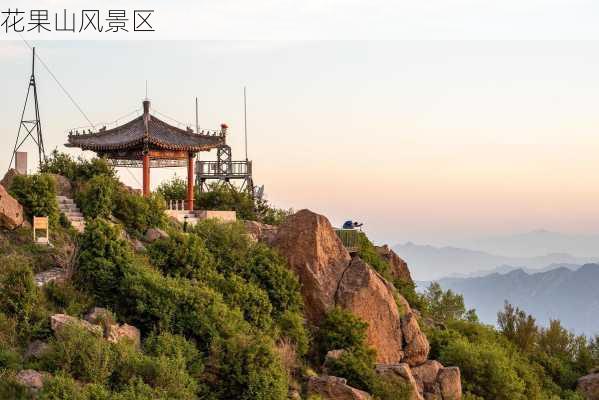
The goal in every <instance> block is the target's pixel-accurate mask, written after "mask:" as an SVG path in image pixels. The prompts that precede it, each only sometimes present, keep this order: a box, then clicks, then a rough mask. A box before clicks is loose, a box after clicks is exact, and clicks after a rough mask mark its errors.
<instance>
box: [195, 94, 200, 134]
mask: <svg viewBox="0 0 599 400" xmlns="http://www.w3.org/2000/svg"><path fill="white" fill-rule="evenodd" d="M196 133H200V123H199V122H198V98H197V97H196Z"/></svg>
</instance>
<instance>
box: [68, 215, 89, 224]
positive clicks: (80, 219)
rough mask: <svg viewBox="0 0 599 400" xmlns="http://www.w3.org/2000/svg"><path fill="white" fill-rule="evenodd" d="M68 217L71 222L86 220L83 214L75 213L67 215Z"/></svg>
mask: <svg viewBox="0 0 599 400" xmlns="http://www.w3.org/2000/svg"><path fill="white" fill-rule="evenodd" d="M67 219H68V220H69V221H71V223H73V222H75V221H85V217H83V216H82V215H80V216H77V215H74V216H70V215H67Z"/></svg>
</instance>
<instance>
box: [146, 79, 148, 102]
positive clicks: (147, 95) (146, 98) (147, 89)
mask: <svg viewBox="0 0 599 400" xmlns="http://www.w3.org/2000/svg"><path fill="white" fill-rule="evenodd" d="M146 100H148V80H147V79H146Z"/></svg>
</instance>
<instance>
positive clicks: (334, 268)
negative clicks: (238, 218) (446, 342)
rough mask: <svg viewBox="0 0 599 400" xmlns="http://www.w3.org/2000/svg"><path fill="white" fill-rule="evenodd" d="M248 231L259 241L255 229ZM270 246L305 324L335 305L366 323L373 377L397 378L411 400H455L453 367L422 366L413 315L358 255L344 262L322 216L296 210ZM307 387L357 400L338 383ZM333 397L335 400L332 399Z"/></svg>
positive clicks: (395, 260)
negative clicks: (295, 289)
mask: <svg viewBox="0 0 599 400" xmlns="http://www.w3.org/2000/svg"><path fill="white" fill-rule="evenodd" d="M248 231H249V232H250V234H253V235H256V239H257V240H260V239H259V236H260V235H261V232H260V230H259V227H257V226H254V227H253V228H252V229H249V228H248ZM272 244H273V246H274V247H276V248H277V249H278V250H279V252H280V253H281V254H282V255H283V256H284V257H285V258H286V259H287V262H288V263H289V265H290V267H291V268H292V269H293V271H295V273H296V274H297V276H298V278H299V280H300V283H301V285H302V295H303V297H304V302H305V307H306V316H307V318H308V320H309V321H310V322H311V323H313V324H315V325H318V323H319V322H320V320H321V319H322V317H323V316H324V315H325V314H326V313H327V312H328V311H329V310H330V309H331V308H333V307H335V306H339V307H342V308H345V309H347V310H349V311H351V312H352V313H353V314H355V315H357V316H358V317H360V318H361V319H362V320H364V321H365V322H367V323H368V329H367V339H366V340H367V344H368V345H369V346H371V347H373V348H375V349H376V351H377V360H376V361H377V363H379V364H378V365H377V372H378V373H380V374H394V375H396V376H398V377H400V378H401V379H403V380H404V381H405V382H406V383H407V384H408V385H409V386H411V387H412V389H413V390H412V391H413V397H412V400H422V399H426V400H430V399H438V400H459V399H461V382H460V371H459V369H458V368H445V367H443V365H441V364H440V363H438V362H436V361H427V359H428V354H429V351H430V345H429V342H428V340H427V338H426V336H425V335H424V333H422V331H421V330H420V326H419V323H418V319H417V313H416V311H415V310H412V309H411V307H410V305H409V304H408V302H407V301H406V300H405V298H403V297H402V296H401V295H400V294H399V293H397V291H396V289H395V287H394V286H393V285H392V284H391V283H389V282H388V281H387V280H386V279H385V278H383V277H382V276H381V275H380V274H379V273H377V272H376V271H375V270H374V269H373V268H372V267H371V266H370V265H368V264H367V263H366V262H364V261H363V260H362V259H360V258H359V257H358V256H355V257H353V258H351V257H350V255H349V253H348V252H347V250H346V249H345V248H344V247H343V244H342V243H341V241H340V240H339V239H338V237H337V235H336V233H335V231H334V230H333V228H332V226H331V224H330V223H329V221H328V220H327V219H326V218H325V217H324V216H322V215H318V214H315V213H313V212H311V211H309V210H302V211H299V212H298V213H296V214H294V215H292V216H290V217H289V218H287V220H286V222H285V223H284V224H283V225H282V226H281V227H280V228H279V229H278V232H277V233H276V235H275V237H274V239H273V240H272ZM379 254H381V255H382V256H383V257H385V259H386V260H387V261H388V262H389V264H390V265H391V266H392V270H393V272H392V273H393V274H394V277H396V278H398V279H401V280H404V281H406V282H412V279H411V277H410V273H409V270H408V269H407V265H406V264H405V262H404V261H403V260H402V259H401V258H399V256H397V254H395V253H394V252H393V251H391V250H389V248H388V247H380V248H379ZM342 352H343V351H342V350H335V351H331V352H329V354H327V359H333V358H336V357H339V356H340V355H341V354H342ZM326 364H327V363H326V361H325V364H324V366H323V367H324V370H325V372H326V367H327V365H326ZM311 385H312V386H313V389H315V388H318V391H315V392H314V393H317V394H320V395H321V396H323V397H324V398H327V399H328V398H334V399H337V398H339V399H346V398H347V399H353V398H356V397H351V396H355V393H354V392H353V390H355V389H354V388H349V387H348V386H347V385H346V382H345V381H344V380H343V379H340V378H335V377H330V376H323V377H319V378H312V379H311ZM333 392H334V393H335V396H337V397H331V396H333V395H332V394H331V393H333ZM340 393H343V394H340ZM327 396H329V397H327ZM341 396H346V397H341ZM358 398H359V397H358Z"/></svg>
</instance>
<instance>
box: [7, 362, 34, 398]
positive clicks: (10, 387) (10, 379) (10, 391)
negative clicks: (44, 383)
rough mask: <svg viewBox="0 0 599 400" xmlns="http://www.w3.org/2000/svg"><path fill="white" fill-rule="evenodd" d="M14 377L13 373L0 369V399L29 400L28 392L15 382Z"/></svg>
mask: <svg viewBox="0 0 599 400" xmlns="http://www.w3.org/2000/svg"><path fill="white" fill-rule="evenodd" d="M15 375H16V372H15V371H12V370H8V369H1V368H0V399H7V400H8V399H10V400H30V399H31V395H30V394H29V390H28V389H27V388H26V387H25V386H23V385H21V384H20V383H19V382H18V381H17V379H16V377H15Z"/></svg>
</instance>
